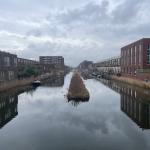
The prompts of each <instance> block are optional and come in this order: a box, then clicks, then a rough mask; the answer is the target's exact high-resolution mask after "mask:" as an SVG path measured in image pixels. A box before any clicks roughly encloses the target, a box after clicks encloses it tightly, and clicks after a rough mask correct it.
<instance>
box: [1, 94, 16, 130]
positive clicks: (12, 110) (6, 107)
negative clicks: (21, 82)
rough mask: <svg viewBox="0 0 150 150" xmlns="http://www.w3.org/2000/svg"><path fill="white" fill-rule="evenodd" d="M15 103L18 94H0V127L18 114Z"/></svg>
mask: <svg viewBox="0 0 150 150" xmlns="http://www.w3.org/2000/svg"><path fill="white" fill-rule="evenodd" d="M17 105H18V95H17V94H16V93H15V92H14V93H8V92H6V93H1V94H0V128H2V127H4V126H5V125H6V124H7V123H8V122H10V121H11V120H12V119H13V118H14V117H16V116H17V115H18V108H17Z"/></svg>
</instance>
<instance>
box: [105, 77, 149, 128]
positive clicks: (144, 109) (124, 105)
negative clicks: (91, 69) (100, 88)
mask: <svg viewBox="0 0 150 150" xmlns="http://www.w3.org/2000/svg"><path fill="white" fill-rule="evenodd" d="M102 83H104V84H105V85H106V86H108V87H110V88H111V89H112V90H114V91H116V92H118V93H120V95H121V102H120V103H121V110H122V111H123V112H124V113H125V114H126V115H127V116H128V117H129V118H131V119H132V120H133V121H134V122H135V123H136V124H137V125H138V126H139V127H140V128H143V129H150V101H149V99H150V93H149V91H148V90H143V89H140V88H135V87H132V86H128V85H126V84H120V83H118V82H113V81H108V80H102Z"/></svg>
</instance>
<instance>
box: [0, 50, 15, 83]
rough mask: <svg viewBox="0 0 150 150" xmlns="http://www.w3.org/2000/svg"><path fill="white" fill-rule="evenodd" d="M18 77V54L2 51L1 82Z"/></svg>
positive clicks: (0, 59)
mask: <svg viewBox="0 0 150 150" xmlns="http://www.w3.org/2000/svg"><path fill="white" fill-rule="evenodd" d="M16 78H17V55H14V54H10V53H7V52H3V51H0V82H4V81H10V80H14V79H16Z"/></svg>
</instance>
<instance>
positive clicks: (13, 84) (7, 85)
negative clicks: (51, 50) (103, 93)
mask: <svg viewBox="0 0 150 150" xmlns="http://www.w3.org/2000/svg"><path fill="white" fill-rule="evenodd" d="M51 76H54V74H53V73H52V74H44V75H40V76H37V77H30V78H25V79H20V80H18V79H17V80H13V81H6V82H4V83H1V84H0V92H4V91H7V90H11V89H13V88H19V87H24V86H27V85H31V84H32V82H33V81H35V80H40V81H44V80H46V79H49V78H51Z"/></svg>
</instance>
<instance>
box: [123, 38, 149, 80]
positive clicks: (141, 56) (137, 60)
mask: <svg viewBox="0 0 150 150" xmlns="http://www.w3.org/2000/svg"><path fill="white" fill-rule="evenodd" d="M121 72H122V75H124V76H131V77H136V78H139V79H142V80H145V79H147V80H150V38H143V39H140V40H138V41H136V42H133V43H131V44H129V45H127V46H124V47H122V48H121Z"/></svg>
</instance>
